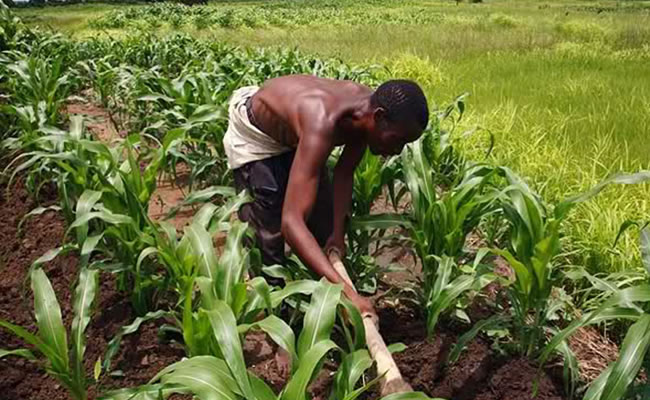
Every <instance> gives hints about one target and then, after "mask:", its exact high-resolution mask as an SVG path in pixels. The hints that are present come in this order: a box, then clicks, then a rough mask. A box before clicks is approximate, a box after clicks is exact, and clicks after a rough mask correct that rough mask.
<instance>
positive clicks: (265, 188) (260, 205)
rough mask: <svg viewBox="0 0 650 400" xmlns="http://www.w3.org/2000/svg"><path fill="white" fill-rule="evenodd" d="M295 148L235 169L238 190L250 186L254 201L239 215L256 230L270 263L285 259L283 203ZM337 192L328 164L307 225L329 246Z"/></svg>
mask: <svg viewBox="0 0 650 400" xmlns="http://www.w3.org/2000/svg"><path fill="white" fill-rule="evenodd" d="M294 155H295V151H291V152H288V153H284V154H280V155H278V156H275V157H271V158H267V159H264V160H260V161H253V162H249V163H247V164H245V165H243V166H241V167H239V168H237V169H236V170H234V171H233V173H234V177H235V187H236V188H237V191H241V190H243V189H247V190H248V192H249V193H250V195H251V196H252V197H253V201H252V202H250V203H246V204H244V205H243V206H242V207H241V208H240V209H239V213H238V215H239V219H240V220H241V221H245V222H248V224H249V225H251V226H252V227H253V229H254V230H255V238H256V242H257V246H258V248H259V249H260V251H261V253H262V261H263V262H264V264H266V265H273V264H282V263H283V262H284V260H285V254H284V238H283V237H282V233H281V232H280V227H281V225H282V207H283V204H284V195H285V193H286V191H287V183H288V181H289V171H290V170H291V165H292V163H293V158H294ZM332 215H333V194H332V185H331V183H330V179H329V174H328V173H327V167H324V168H323V170H322V171H321V176H320V180H319V185H318V194H317V197H316V204H314V207H313V208H312V211H311V216H310V217H309V220H308V221H307V227H308V228H309V230H310V231H311V232H312V234H313V235H314V237H315V238H316V240H317V241H318V243H319V244H320V245H321V247H322V246H325V243H326V241H327V239H328V238H329V236H330V234H331V232H332V223H333V222H332Z"/></svg>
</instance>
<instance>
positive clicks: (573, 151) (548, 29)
mask: <svg viewBox="0 0 650 400" xmlns="http://www.w3.org/2000/svg"><path fill="white" fill-rule="evenodd" d="M331 5H338V6H339V7H344V11H345V12H341V13H339V14H337V15H340V17H337V18H336V19H333V20H331V21H327V20H319V19H318V18H319V17H318V16H317V15H318V12H319V7H321V8H322V9H328V10H329V8H328V7H329V6H331ZM260 6H262V7H269V5H268V3H265V2H246V3H243V2H234V1H229V2H223V3H212V4H211V5H210V7H213V8H214V9H215V10H222V9H224V8H230V9H236V10H244V11H243V12H246V11H245V10H246V9H250V10H252V11H253V12H254V9H252V7H260ZM119 7H124V6H123V5H119V6H111V5H101V4H93V5H75V6H69V7H65V8H62V7H56V8H45V9H38V10H36V9H34V10H31V9H26V10H21V11H20V12H19V15H20V16H21V17H23V18H25V17H27V20H28V21H32V23H38V24H45V25H49V26H52V27H54V28H55V29H60V30H62V31H65V32H68V33H73V34H74V35H81V36H87V35H93V34H97V32H98V31H95V30H93V29H91V28H90V27H89V26H88V24H87V22H88V21H89V20H91V19H94V18H98V17H100V16H101V15H107V14H108V13H110V12H111V11H112V10H115V9H118V8H119ZM271 8H272V10H271V12H281V11H283V10H284V11H288V12H291V13H297V14H301V13H303V14H305V15H307V17H309V16H310V15H315V17H314V19H313V22H310V23H309V25H304V24H303V22H301V23H297V24H295V25H292V26H277V25H271V26H261V27H254V28H251V27H240V28H236V29H228V28H223V27H219V26H210V27H208V28H207V29H202V30H198V29H197V28H196V27H195V26H193V25H192V24H186V25H183V26H182V29H183V30H186V31H189V32H190V33H191V34H193V35H197V36H201V37H205V38H207V39H209V38H220V39H226V40H228V41H230V42H233V43H236V44H241V45H252V46H290V47H298V48H301V49H304V50H306V51H309V52H313V53H318V54H323V55H328V56H330V55H336V56H339V57H341V58H343V59H345V60H347V61H353V62H357V63H364V64H366V63H376V64H382V65H386V66H388V70H389V72H387V73H386V76H387V77H388V76H401V77H409V78H412V79H415V80H417V81H418V82H420V83H421V84H422V85H423V86H424V87H425V90H426V92H427V94H428V95H429V97H430V99H431V100H432V101H434V102H436V103H438V104H443V103H445V102H446V101H448V100H450V99H451V98H453V97H454V96H455V95H457V94H459V93H462V92H465V91H469V92H470V93H471V97H470V98H469V110H468V113H467V119H466V120H465V123H464V126H465V127H466V128H467V129H470V128H472V127H474V126H480V127H483V128H485V129H489V130H490V131H491V132H492V133H493V134H494V135H495V138H496V140H497V143H496V146H495V150H494V152H493V153H492V155H491V161H493V162H495V163H500V164H504V165H507V166H510V167H512V168H513V169H515V170H517V171H518V172H519V173H521V174H522V175H524V176H526V177H527V178H528V179H529V180H530V181H531V182H532V183H533V185H534V186H535V188H536V189H538V190H540V191H541V193H542V194H543V195H544V197H545V198H547V199H549V200H553V201H556V200H559V199H561V198H564V197H566V196H568V195H570V194H572V193H577V192H580V191H582V190H584V189H586V188H588V187H590V186H591V185H593V184H594V183H596V182H597V181H600V180H602V178H603V177H605V176H606V175H608V174H610V173H613V172H615V171H621V170H624V171H633V170H637V169H640V168H648V167H650V162H649V161H648V157H647V154H648V152H649V151H650V145H649V144H648V141H647V135H648V133H650V132H649V130H648V126H650V114H648V109H649V108H650V77H648V72H647V71H648V67H647V65H648V63H650V45H649V43H650V24H649V23H650V2H648V1H622V2H614V1H570V2H559V1H551V2H537V1H510V0H494V1H488V2H486V3H485V4H466V3H461V4H460V5H458V6H456V5H455V3H454V2H442V1H433V2H432V1H424V0H411V1H408V2H406V3H397V2H393V1H389V0H385V1H373V2H370V3H369V4H368V3H364V4H361V3H356V2H352V3H345V4H343V3H336V2H328V3H325V5H319V6H317V5H316V3H315V2H313V1H308V0H303V1H299V2H297V3H296V2H294V3H293V4H289V3H286V2H280V3H274V6H273V7H271ZM413 10H416V11H417V13H418V15H420V14H422V15H425V17H426V18H425V20H426V21H428V22H426V23H422V24H416V23H404V22H401V23H399V24H392V23H391V24H386V23H382V20H386V19H387V20H390V19H391V18H392V17H391V16H393V17H395V18H397V16H399V15H401V14H403V13H413V12H414V11H413ZM309 13H312V14H309ZM359 13H366V14H367V15H368V18H367V22H363V20H361V21H359V20H356V19H355V20H351V19H350V18H352V17H350V16H354V15H358V14H359ZM301 15H302V14H301ZM408 15H411V14H408ZM296 18H298V17H296ZM306 19H307V20H309V18H306ZM255 24H257V23H255ZM255 24H253V26H255ZM133 29H134V28H125V29H123V30H108V31H105V32H107V33H108V34H125V33H127V32H129V31H131V30H133ZM157 30H158V31H159V32H160V33H161V34H162V33H165V32H168V31H172V30H174V29H173V28H171V27H170V26H169V25H167V24H163V25H162V26H161V27H160V28H157ZM462 145H463V146H464V148H465V149H466V151H468V152H469V153H470V154H471V156H472V157H473V158H475V159H479V158H481V157H482V155H483V152H484V150H485V135H474V136H472V137H470V138H469V139H466V140H463V144H462ZM649 198H650V187H648V185H643V186H636V187H615V188H614V187H613V188H610V189H608V190H606V191H605V192H604V193H603V194H601V195H600V196H599V197H598V198H596V199H595V200H594V201H592V202H590V203H589V204H586V205H583V206H581V207H579V208H578V209H577V212H576V213H575V214H574V215H573V217H572V220H573V221H572V222H573V223H571V224H567V226H569V227H570V231H569V232H568V233H569V235H570V236H571V238H572V243H573V245H572V246H570V247H569V248H570V249H571V251H572V252H574V254H575V256H576V257H575V258H574V259H573V260H575V261H576V262H579V263H584V264H586V265H588V266H589V269H590V270H592V271H613V270H621V269H626V268H636V267H637V266H639V265H640V261H639V257H638V246H637V245H636V242H637V240H636V238H637V236H638V235H637V234H636V233H635V232H629V233H627V234H626V235H624V237H623V239H622V241H621V242H620V243H619V245H618V246H617V248H616V249H614V248H612V242H613V240H614V237H615V236H616V233H617V231H618V228H619V226H620V224H621V223H622V222H623V221H625V220H626V219H644V218H645V219H648V215H649V214H650V204H648V200H647V199H649Z"/></svg>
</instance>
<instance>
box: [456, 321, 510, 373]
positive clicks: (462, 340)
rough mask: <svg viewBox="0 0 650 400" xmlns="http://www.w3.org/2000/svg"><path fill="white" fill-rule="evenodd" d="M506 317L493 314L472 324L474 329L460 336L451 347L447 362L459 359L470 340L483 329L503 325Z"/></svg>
mask: <svg viewBox="0 0 650 400" xmlns="http://www.w3.org/2000/svg"><path fill="white" fill-rule="evenodd" d="M505 319H506V318H505V317H503V316H501V315H493V316H491V317H490V318H487V319H484V320H481V321H478V322H477V323H475V324H474V326H472V329H470V330H469V331H467V332H465V333H464V334H463V335H461V336H460V337H459V338H458V342H457V343H456V344H455V345H454V347H453V348H452V349H451V352H450V353H449V356H448V357H447V362H449V363H451V364H453V363H455V362H456V361H458V357H460V353H461V352H462V351H463V350H465V347H466V346H467V345H468V344H469V342H471V341H472V340H474V338H475V337H476V335H478V334H479V333H480V332H481V331H483V330H487V329H492V328H493V327H496V326H499V325H501V324H502V323H503V322H504V321H505Z"/></svg>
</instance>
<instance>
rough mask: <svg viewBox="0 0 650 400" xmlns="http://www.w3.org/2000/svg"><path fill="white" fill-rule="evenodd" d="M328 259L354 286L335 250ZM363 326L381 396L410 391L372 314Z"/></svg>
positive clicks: (366, 318)
mask: <svg viewBox="0 0 650 400" xmlns="http://www.w3.org/2000/svg"><path fill="white" fill-rule="evenodd" d="M329 260H330V263H332V266H333V267H334V269H335V270H336V272H338V273H339V275H341V277H342V278H343V280H344V281H345V282H346V283H347V284H348V285H350V286H351V287H353V288H354V284H353V283H352V280H351V279H350V276H349V275H348V273H347V271H346V270H345V266H344V265H343V261H341V258H340V257H339V255H338V254H337V253H336V252H331V253H330V254H329ZM363 326H364V327H365V329H366V343H367V345H368V350H369V351H370V356H371V357H372V359H373V360H375V362H376V363H377V375H378V376H381V379H380V380H379V385H380V390H381V396H382V397H383V396H386V395H389V394H392V393H399V392H412V391H413V389H412V388H411V386H410V385H409V384H408V383H406V382H405V381H404V379H403V378H402V374H401V373H400V372H399V369H398V368H397V364H395V360H393V357H392V356H391V354H390V352H389V351H388V348H386V343H384V339H383V338H382V337H381V335H380V334H379V330H378V329H377V325H376V322H375V320H374V319H373V318H372V316H370V315H364V316H363Z"/></svg>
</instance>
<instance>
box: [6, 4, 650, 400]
mask: <svg viewBox="0 0 650 400" xmlns="http://www.w3.org/2000/svg"><path fill="white" fill-rule="evenodd" d="M648 22H650V3H648V2H643V1H626V2H589V1H581V2H559V1H558V2H544V3H539V2H532V1H522V2H509V1H494V2H487V3H485V4H469V3H458V4H456V3H454V2H449V3H445V2H438V1H436V2H428V1H407V2H394V1H385V0H381V1H380V0H375V1H370V2H364V3H360V2H341V1H327V2H316V1H311V0H309V1H307V0H302V1H297V2H285V1H279V2H272V3H271V2H241V1H227V2H212V3H210V4H208V5H206V6H193V7H187V6H183V5H179V4H175V3H156V4H144V3H143V4H133V5H125V4H83V5H68V6H56V7H44V8H24V9H5V8H2V9H0V28H1V29H0V52H1V54H0V106H1V110H2V113H1V114H0V128H2V129H1V130H0V132H1V136H0V139H1V148H0V172H2V175H1V176H0V193H1V194H0V218H1V219H2V221H3V223H2V225H1V226H0V278H1V279H0V299H1V300H0V393H2V396H1V397H2V398H3V399H4V398H6V399H8V400H13V399H26V398H29V399H36V400H40V399H70V398H72V399H87V398H90V399H95V398H97V399H106V400H110V399H116V400H122V399H160V398H169V399H185V398H187V399H189V398H198V399H222V398H225V399H233V400H236V399H260V400H267V399H269V400H270V399H281V400H293V399H299V400H302V399H311V398H313V399H337V400H343V399H346V400H353V399H356V398H362V399H380V398H383V399H386V400H401V399H416V400H419V399H429V398H436V399H437V398H442V399H474V400H493V399H494V400H498V399H501V400H508V399H533V398H536V399H554V400H555V399H571V398H584V399H590V400H596V399H599V400H605V399H607V400H613V399H621V398H626V399H635V400H636V399H645V398H648V396H650V386H648V382H647V373H648V372H650V351H649V350H650V314H649V311H648V310H649V308H648V304H647V303H648V302H649V301H650V285H649V284H648V280H649V279H648V278H649V277H648V273H650V255H649V254H650V253H649V252H650V250H648V249H650V228H648V227H647V226H646V225H645V223H646V221H648V215H650V206H649V205H648V202H647V199H648V195H649V194H650V186H649V184H648V183H647V182H648V181H650V171H647V170H646V169H647V168H648V159H647V154H648V150H650V148H649V146H650V145H648V142H647V140H646V136H647V133H648V128H647V126H648V123H649V122H650V121H649V119H650V117H649V114H648V109H649V106H650V75H649V73H648V67H647V65H648V61H650V25H649V24H648ZM298 73H302V74H314V75H318V76H323V77H330V78H336V79H350V80H354V81H357V82H361V83H363V84H366V85H368V86H370V87H375V86H377V85H378V84H379V83H381V82H382V81H384V80H386V79H390V78H410V79H413V80H416V81H417V82H419V83H420V84H421V85H422V86H423V88H424V89H425V92H426V93H427V95H428V97H429V100H430V102H431V103H432V107H433V108H432V111H433V113H432V121H431V123H430V125H429V128H428V129H427V130H426V132H425V134H424V135H423V137H422V139H420V140H418V141H416V142H415V143H413V144H411V145H409V146H408V147H407V148H406V149H405V150H404V151H403V152H402V154H401V155H398V156H394V157H389V158H381V157H378V156H374V155H372V154H370V153H367V154H366V155H365V156H364V158H363V160H362V162H361V164H360V166H359V167H358V169H357V171H356V174H355V183H354V193H353V203H352V209H351V212H350V221H349V224H348V226H347V230H346V233H347V240H348V242H347V254H346V256H345V260H344V262H345V265H346V266H347V268H348V272H349V274H350V276H351V279H352V280H353V282H354V284H355V286H356V287H357V289H359V291H361V292H362V293H363V294H365V295H368V296H372V298H373V301H374V303H375V305H376V308H377V310H378V313H379V331H380V332H381V334H382V336H383V337H384V339H385V340H386V342H387V343H388V344H389V345H390V346H389V347H390V349H391V350H392V351H393V352H394V358H395V361H396V363H397V366H398V367H399V369H400V371H401V372H402V374H403V376H404V378H405V380H406V382H407V383H409V384H410V385H411V387H412V388H413V389H414V390H415V391H416V392H415V393H410V394H393V395H388V396H384V394H383V393H381V390H380V388H381V385H380V384H378V381H381V378H382V376H377V372H376V371H375V369H374V366H373V360H372V358H371V356H370V353H369V351H368V350H367V348H366V343H365V334H364V327H363V316H361V315H360V313H359V311H358V310H357V309H356V308H355V307H354V306H353V305H352V304H351V303H350V302H349V301H348V300H347V299H346V298H345V296H343V294H342V293H341V287H340V286H338V285H332V284H330V283H328V282H326V281H324V280H321V281H319V280H318V279H317V278H316V277H315V276H314V275H313V273H312V272H311V271H310V270H309V269H307V268H306V267H305V266H304V265H303V264H302V263H301V261H300V260H299V259H298V258H296V257H295V256H293V257H291V258H289V259H288V260H287V261H286V263H284V264H283V265H274V266H264V265H262V263H261V259H260V255H259V251H258V250H257V249H255V248H251V247H249V246H247V243H249V239H250V237H251V232H250V230H249V229H248V228H247V226H246V225H245V224H243V223H241V222H240V221H238V220H237V218H236V213H235V211H236V210H237V209H238V208H239V206H240V205H242V204H244V203H245V202H247V201H249V200H250V196H251V194H248V193H245V192H243V193H236V192H235V190H234V188H233V178H232V173H231V172H230V171H228V168H227V166H226V161H225V157H224V151H223V147H222V138H223V134H224V132H225V129H226V126H227V105H228V99H229V97H230V95H231V94H232V92H233V91H234V90H235V89H237V88H238V87H241V86H244V85H251V84H261V83H262V82H264V81H265V80H266V79H269V78H272V77H277V76H282V75H287V74H298ZM465 92H469V94H464V93H465ZM337 157H338V153H335V154H333V155H332V157H331V160H330V161H331V162H332V163H334V162H335V161H336V158H337ZM615 242H616V243H615ZM614 243H615V244H614Z"/></svg>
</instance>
